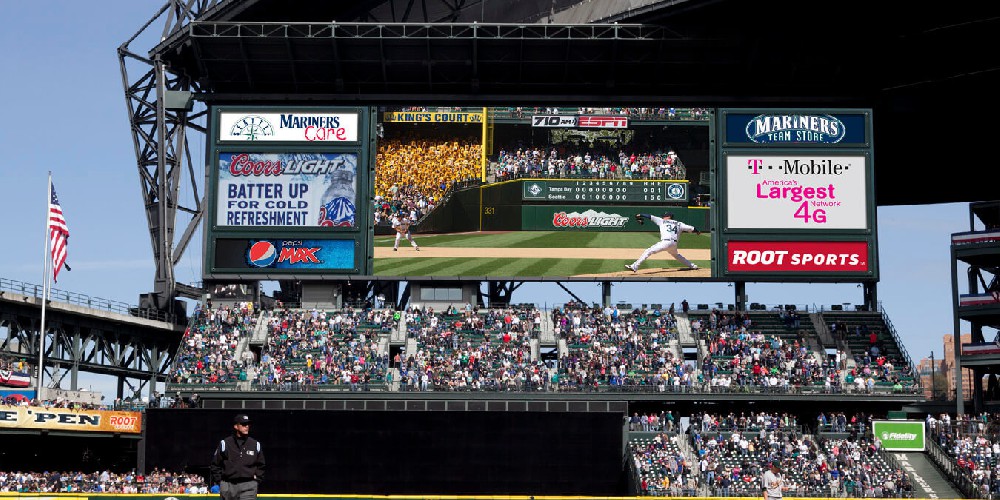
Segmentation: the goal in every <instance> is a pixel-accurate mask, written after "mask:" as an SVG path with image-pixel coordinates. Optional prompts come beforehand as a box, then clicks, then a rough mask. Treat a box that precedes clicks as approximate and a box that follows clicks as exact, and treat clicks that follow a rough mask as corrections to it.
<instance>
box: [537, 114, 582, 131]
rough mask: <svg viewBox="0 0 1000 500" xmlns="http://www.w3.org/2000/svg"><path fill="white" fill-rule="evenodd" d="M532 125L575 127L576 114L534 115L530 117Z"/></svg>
mask: <svg viewBox="0 0 1000 500" xmlns="http://www.w3.org/2000/svg"><path fill="white" fill-rule="evenodd" d="M531 126H532V127H563V128H573V127H576V116H566V115H534V116H532V117H531Z"/></svg>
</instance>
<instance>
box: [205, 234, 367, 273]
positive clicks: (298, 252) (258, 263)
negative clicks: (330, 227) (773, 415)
mask: <svg viewBox="0 0 1000 500" xmlns="http://www.w3.org/2000/svg"><path fill="white" fill-rule="evenodd" d="M354 257H355V242H354V239H343V240H326V239H324V240H319V239H283V238H271V239H248V238H218V239H217V240H216V242H215V267H216V268H219V269H260V270H267V269H283V270H289V271H293V270H311V269H315V270H320V269H323V270H338V269H339V270H349V269H353V268H354Z"/></svg>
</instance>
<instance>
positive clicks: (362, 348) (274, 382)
mask: <svg viewBox="0 0 1000 500" xmlns="http://www.w3.org/2000/svg"><path fill="white" fill-rule="evenodd" d="M268 314H269V315H268V317H267V318H266V319H265V320H264V321H266V328H267V341H266V345H265V346H264V349H263V351H262V353H261V356H260V363H259V365H258V372H257V374H256V377H255V378H254V380H253V386H254V387H255V388H256V389H261V390H293V389H300V390H308V389H309V388H310V387H315V386H331V385H341V386H344V387H348V388H349V389H350V390H352V391H359V390H366V389H370V388H371V385H372V384H384V382H385V379H386V371H387V370H388V361H389V360H388V354H387V353H386V352H385V350H384V349H382V348H381V347H380V345H379V343H380V340H381V336H382V334H387V333H389V332H391V331H392V329H393V328H395V321H394V319H393V312H392V311H390V310H388V309H380V310H378V309H367V310H362V309H351V308H348V309H345V310H342V311H325V310H318V309H315V308H314V309H311V310H308V311H306V310H297V311H295V310H290V309H286V308H278V309H274V310H272V311H269V313H268Z"/></svg>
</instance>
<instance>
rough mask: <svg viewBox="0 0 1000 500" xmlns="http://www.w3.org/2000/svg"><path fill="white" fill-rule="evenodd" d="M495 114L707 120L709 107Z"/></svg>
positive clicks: (500, 112) (504, 113)
mask: <svg viewBox="0 0 1000 500" xmlns="http://www.w3.org/2000/svg"><path fill="white" fill-rule="evenodd" d="M492 112H493V113H494V115H495V116H501V117H512V118H530V117H532V116H534V115H560V114H562V115H619V116H622V115H624V116H628V117H629V118H632V119H636V120H707V119H708V116H709V115H708V108H676V107H663V106H658V107H593V106H585V107H552V106H534V107H524V106H518V107H507V108H492Z"/></svg>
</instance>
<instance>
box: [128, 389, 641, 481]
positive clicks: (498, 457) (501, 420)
mask: <svg viewBox="0 0 1000 500" xmlns="http://www.w3.org/2000/svg"><path fill="white" fill-rule="evenodd" d="M481 410H482V411H350V410H347V411H332V410H270V409H259V408H258V409H241V410H239V412H245V413H247V414H249V415H250V417H251V418H252V419H253V424H252V427H251V435H253V436H254V437H256V438H257V439H259V440H260V442H261V443H262V445H263V449H264V452H265V458H266V460H267V473H266V478H265V481H264V483H263V484H262V485H261V492H262V493H279V492H280V493H286V494H291V493H294V494H316V493H327V494H333V493H344V492H352V493H355V494H359V495H390V494H397V495H434V496H436V495H500V494H503V495H507V494H511V495H534V494H538V495H546V494H547V495H556V494H562V495H566V494H570V495H582V494H591V495H623V494H625V493H626V470H625V469H624V467H623V457H624V453H625V431H624V428H623V422H622V413H621V412H616V411H607V412H587V411H560V412H555V411H529V409H528V408H527V407H526V406H525V407H524V411H485V406H483V407H482V408H481ZM237 412H238V411H237V410H235V409H234V410H214V409H201V410H171V409H150V410H148V411H147V423H148V427H147V432H146V436H145V439H144V450H143V461H144V468H145V470H151V469H152V468H155V467H160V468H164V469H166V470H178V471H186V472H193V473H202V474H205V473H207V471H208V464H209V461H210V459H211V455H212V451H213V449H214V447H215V445H216V444H217V443H218V441H219V440H220V439H221V438H222V437H224V436H226V435H227V434H228V433H229V432H231V431H232V425H231V422H232V418H233V415H235V414H236V413H237Z"/></svg>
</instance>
